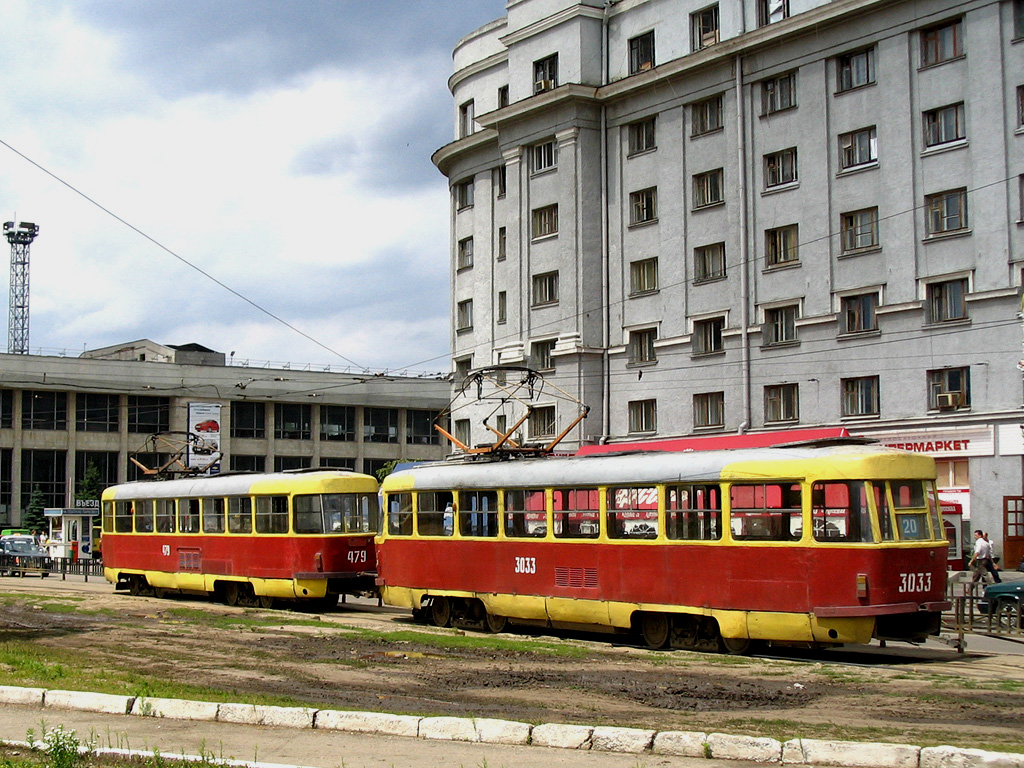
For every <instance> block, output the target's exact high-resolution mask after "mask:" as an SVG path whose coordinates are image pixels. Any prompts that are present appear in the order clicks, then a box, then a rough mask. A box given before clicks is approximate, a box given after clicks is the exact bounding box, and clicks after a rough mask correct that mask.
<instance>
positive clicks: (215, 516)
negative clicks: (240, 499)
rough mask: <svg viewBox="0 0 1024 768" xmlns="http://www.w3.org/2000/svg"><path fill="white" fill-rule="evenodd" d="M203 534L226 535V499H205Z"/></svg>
mask: <svg viewBox="0 0 1024 768" xmlns="http://www.w3.org/2000/svg"><path fill="white" fill-rule="evenodd" d="M203 532H204V533H224V499H219V498H218V499H203Z"/></svg>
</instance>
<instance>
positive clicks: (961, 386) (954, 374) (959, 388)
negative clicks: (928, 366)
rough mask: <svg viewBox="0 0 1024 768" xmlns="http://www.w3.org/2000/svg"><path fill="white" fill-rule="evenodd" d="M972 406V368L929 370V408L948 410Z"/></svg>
mask: <svg viewBox="0 0 1024 768" xmlns="http://www.w3.org/2000/svg"><path fill="white" fill-rule="evenodd" d="M970 407H971V369H970V368H967V367H964V368H943V369H941V370H937V371H928V408H929V409H930V410H933V411H934V410H940V411H948V410H954V409H956V408H970Z"/></svg>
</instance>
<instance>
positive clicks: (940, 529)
mask: <svg viewBox="0 0 1024 768" xmlns="http://www.w3.org/2000/svg"><path fill="white" fill-rule="evenodd" d="M924 492H925V497H926V499H927V501H928V519H929V520H930V521H931V524H932V536H933V538H935V539H940V540H941V539H946V540H948V541H949V542H950V546H953V547H955V546H956V543H955V539H954V538H952V537H950V536H947V535H946V526H945V524H944V522H943V520H942V518H941V517H940V515H939V509H940V506H939V497H938V494H937V493H936V492H935V484H934V483H933V482H931V481H930V480H929V481H927V482H926V483H925V485H924Z"/></svg>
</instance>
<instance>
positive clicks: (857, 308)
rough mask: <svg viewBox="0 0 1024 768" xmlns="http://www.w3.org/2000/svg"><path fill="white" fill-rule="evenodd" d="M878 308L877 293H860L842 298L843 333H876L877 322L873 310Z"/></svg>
mask: <svg viewBox="0 0 1024 768" xmlns="http://www.w3.org/2000/svg"><path fill="white" fill-rule="evenodd" d="M877 307H878V294H877V293H861V294H857V295H856V296H843V297H842V299H841V300H840V314H841V315H842V318H841V319H842V323H843V331H842V332H843V333H864V332H866V331H877V330H878V321H877V320H876V319H875V309H876V308H877Z"/></svg>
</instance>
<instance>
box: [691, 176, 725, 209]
mask: <svg viewBox="0 0 1024 768" xmlns="http://www.w3.org/2000/svg"><path fill="white" fill-rule="evenodd" d="M724 202H725V169H724V168H714V169H712V170H710V171H704V172H703V173H695V174H694V175H693V207H694V210H696V209H699V208H709V207H711V206H712V205H721V204H722V203H724Z"/></svg>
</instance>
